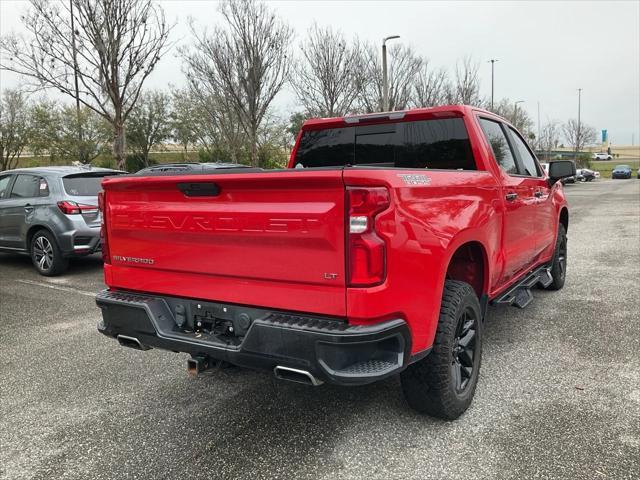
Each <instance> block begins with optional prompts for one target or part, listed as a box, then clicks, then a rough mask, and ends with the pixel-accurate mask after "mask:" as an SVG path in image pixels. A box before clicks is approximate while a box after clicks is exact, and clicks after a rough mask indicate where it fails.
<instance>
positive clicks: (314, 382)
mask: <svg viewBox="0 0 640 480" xmlns="http://www.w3.org/2000/svg"><path fill="white" fill-rule="evenodd" d="M273 373H274V374H275V376H276V378H277V379H279V380H286V381H288V382H295V383H302V384H304V385H311V386H313V387H317V386H318V385H322V384H323V383H324V382H323V381H322V380H319V379H317V378H316V377H314V376H313V375H312V374H311V373H310V372H307V371H306V370H298V369H297V368H290V367H283V366H282V365H277V366H276V367H275V368H274V369H273Z"/></svg>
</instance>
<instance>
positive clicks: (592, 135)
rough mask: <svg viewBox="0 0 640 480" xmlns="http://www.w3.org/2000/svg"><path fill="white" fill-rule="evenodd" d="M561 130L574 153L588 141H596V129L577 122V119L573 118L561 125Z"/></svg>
mask: <svg viewBox="0 0 640 480" xmlns="http://www.w3.org/2000/svg"><path fill="white" fill-rule="evenodd" d="M562 131H563V133H564V137H565V140H566V141H567V143H568V144H569V145H571V147H572V148H573V151H574V152H576V153H578V152H579V151H580V150H582V149H583V148H584V147H585V145H587V144H588V143H593V142H595V141H596V130H595V129H594V128H593V127H591V126H589V125H585V124H584V123H580V124H578V121H577V120H575V119H573V118H572V119H570V120H569V121H567V123H565V124H564V125H563V126H562Z"/></svg>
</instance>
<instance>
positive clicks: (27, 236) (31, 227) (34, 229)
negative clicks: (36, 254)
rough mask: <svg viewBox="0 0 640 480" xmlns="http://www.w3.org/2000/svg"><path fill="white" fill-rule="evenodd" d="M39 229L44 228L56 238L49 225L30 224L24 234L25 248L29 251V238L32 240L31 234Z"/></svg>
mask: <svg viewBox="0 0 640 480" xmlns="http://www.w3.org/2000/svg"><path fill="white" fill-rule="evenodd" d="M40 230H46V231H47V232H49V233H50V234H51V235H53V238H56V236H55V233H53V231H52V230H51V229H50V228H49V227H47V226H45V225H31V226H30V227H29V230H27V234H26V235H25V242H26V245H25V248H26V250H27V251H28V252H29V253H31V240H33V236H34V235H35V234H36V232H39V231H40Z"/></svg>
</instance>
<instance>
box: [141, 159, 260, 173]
mask: <svg viewBox="0 0 640 480" xmlns="http://www.w3.org/2000/svg"><path fill="white" fill-rule="evenodd" d="M229 168H250V167H249V166H247V165H242V164H240V163H222V162H209V163H199V162H182V163H162V164H159V165H152V166H150V167H146V168H143V169H142V170H140V171H138V172H137V173H136V175H147V174H150V173H153V174H157V173H166V174H167V175H169V174H172V173H175V174H180V173H198V172H203V171H210V170H216V169H229Z"/></svg>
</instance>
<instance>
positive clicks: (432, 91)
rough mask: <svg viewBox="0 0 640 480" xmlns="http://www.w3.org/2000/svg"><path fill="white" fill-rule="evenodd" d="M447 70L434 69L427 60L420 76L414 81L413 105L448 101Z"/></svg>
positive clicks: (418, 105)
mask: <svg viewBox="0 0 640 480" xmlns="http://www.w3.org/2000/svg"><path fill="white" fill-rule="evenodd" d="M446 91H447V72H446V71H445V70H444V69H439V70H434V69H433V68H431V65H430V64H429V61H428V60H425V61H424V63H423V65H422V68H421V69H420V72H419V74H418V77H417V78H416V80H415V82H414V83H413V92H412V98H411V102H410V103H411V106H413V107H418V108H420V107H434V106H437V105H444V104H446V103H447V98H446Z"/></svg>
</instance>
